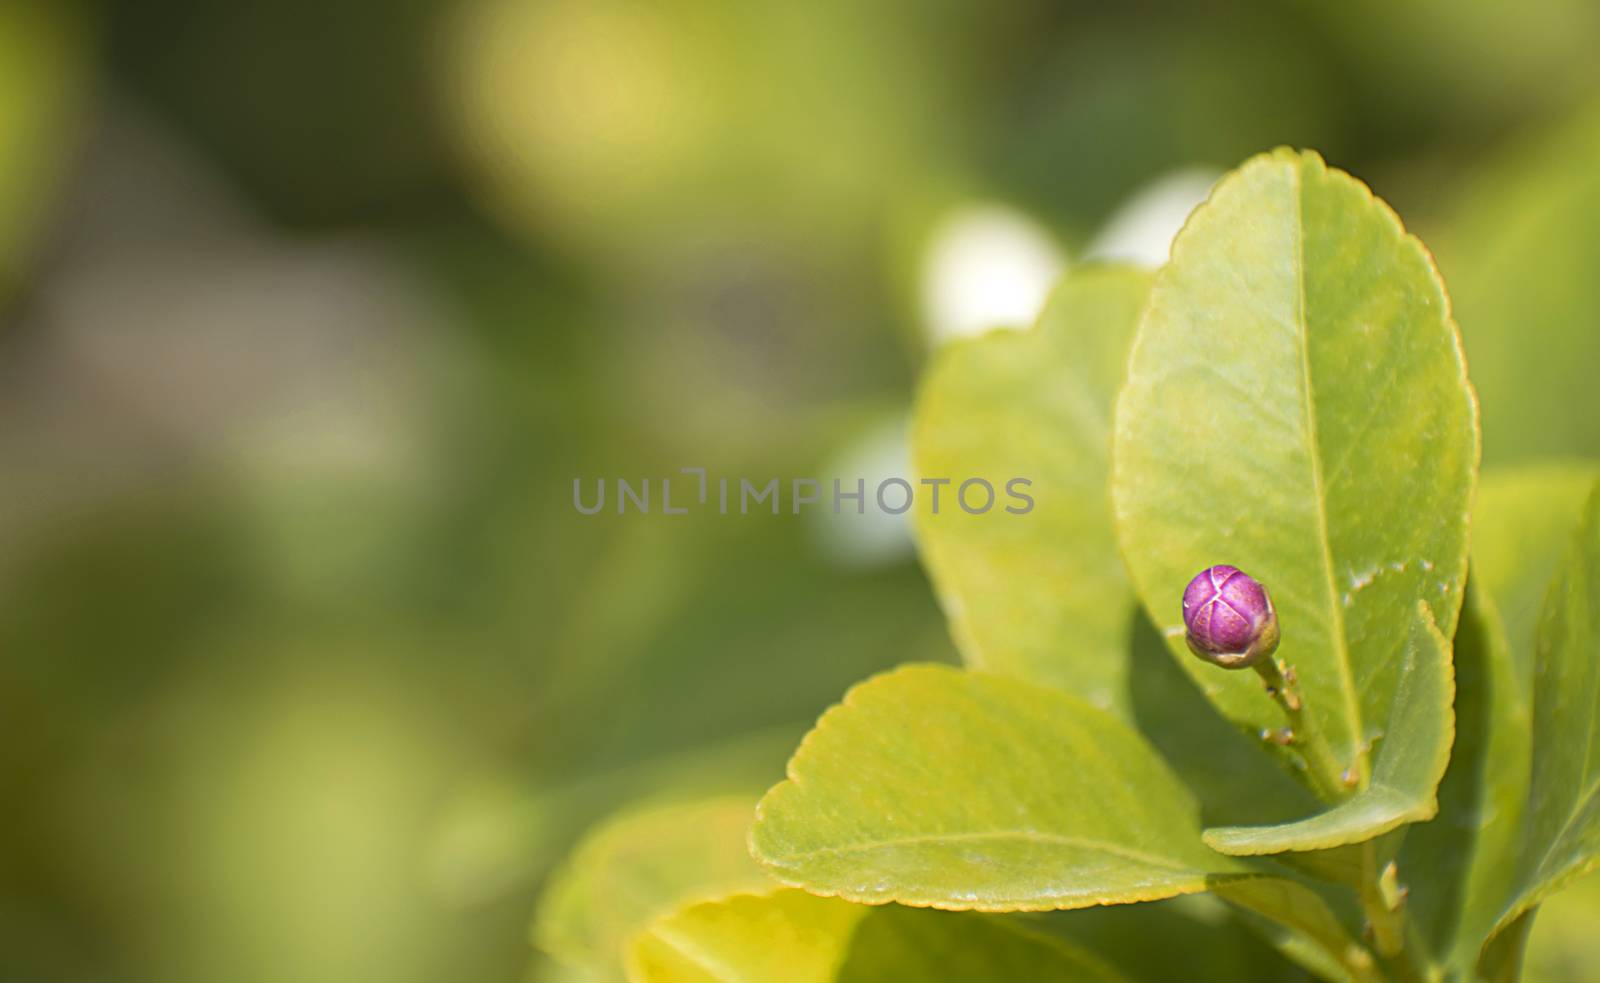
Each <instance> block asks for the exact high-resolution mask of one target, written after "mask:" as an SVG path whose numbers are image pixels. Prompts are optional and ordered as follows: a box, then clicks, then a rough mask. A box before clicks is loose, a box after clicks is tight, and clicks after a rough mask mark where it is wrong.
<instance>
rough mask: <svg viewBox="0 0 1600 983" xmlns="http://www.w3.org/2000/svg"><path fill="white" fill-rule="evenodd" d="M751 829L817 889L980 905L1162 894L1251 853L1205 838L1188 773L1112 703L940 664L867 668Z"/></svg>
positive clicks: (784, 869)
mask: <svg viewBox="0 0 1600 983" xmlns="http://www.w3.org/2000/svg"><path fill="white" fill-rule="evenodd" d="M751 846H752V850H753V852H754V853H755V855H756V857H757V859H759V860H760V861H761V862H762V863H763V864H765V865H766V867H767V869H768V870H769V871H770V872H771V873H772V874H773V875H774V876H776V877H777V878H778V880H780V881H782V882H784V883H786V884H790V885H793V886H796V887H803V888H805V889H806V890H808V891H811V892H813V893H817V894H825V895H838V896H840V897H843V898H847V899H849V900H851V901H862V902H867V903H876V902H883V901H898V902H901V903H903V904H911V905H919V906H932V907H937V908H950V909H978V910H984V911H1015V910H1044V909H1051V908H1077V907H1084V906H1088V905H1097V904H1115V903H1119V902H1125V901H1145V900H1152V899H1155V898H1165V897H1171V896H1173V895H1178V894H1186V893H1191V892H1195V891H1202V890H1205V888H1206V885H1207V879H1208V878H1209V877H1212V876H1214V875H1228V874H1238V873H1241V872H1244V871H1246V870H1247V868H1244V867H1242V866H1241V865H1240V864H1239V862H1238V861H1233V860H1230V859H1228V858H1225V857H1222V856H1220V855H1218V854H1215V853H1212V852H1211V851H1209V850H1207V849H1206V848H1205V847H1204V846H1203V845H1202V844H1201V843H1200V825H1199V816H1198V808H1197V806H1196V805H1195V802H1194V799H1193V798H1192V797H1191V796H1190V794H1189V792H1188V790H1187V789H1185V788H1184V787H1183V785H1182V784H1181V783H1180V782H1179V781H1178V779H1177V778H1176V777H1175V776H1174V775H1173V774H1172V772H1171V771H1170V770H1168V768H1167V766H1166V764H1165V763H1164V762H1163V761H1162V760H1161V758H1160V757H1159V756H1158V755H1157V754H1156V753H1155V751H1153V750H1152V749H1151V748H1150V746H1149V745H1148V744H1146V743H1145V742H1144V740H1143V739H1141V738H1140V737H1139V736H1138V735H1137V734H1136V733H1134V732H1133V731H1132V730H1130V729H1129V728H1128V727H1127V726H1126V725H1125V724H1123V723H1122V722H1121V721H1119V720H1117V719H1116V718H1115V717H1113V716H1111V715H1110V714H1108V713H1106V712H1104V711H1101V710H1097V709H1095V708H1094V707H1092V706H1090V705H1089V704H1087V703H1085V702H1083V701H1082V700H1079V699H1076V698H1074V697H1072V696H1069V695H1067V694H1065V693H1062V692H1060V691H1058V690H1054V689H1048V688H1045V687H1041V686H1035V685H1032V684H1029V683H1024V682H1020V681H1017V680H1012V679H1008V678H1005V677H1001V676H994V675H988V674H984V673H969V672H961V671H959V670H955V669H950V668H946V667H940V666H908V667H905V668H902V669H898V670H896V671H894V672H890V673H886V674H884V675H881V676H877V677H874V678H872V679H869V680H868V681H866V682H865V683H862V684H860V685H859V686H857V687H856V688H854V689H853V690H851V691H850V692H849V693H848V694H846V696H845V699H844V702H843V704H841V705H840V706H836V707H834V708H832V709H831V710H829V711H828V712H827V713H825V714H823V716H822V719H821V720H819V721H818V722H817V726H816V728H815V729H814V730H813V731H812V732H811V733H810V734H809V735H807V736H806V739H805V740H804V741H803V742H802V743H801V745H800V748H799V750H798V751H796V752H795V756H794V758H793V760H791V761H790V762H789V778H788V780H787V781H785V782H782V783H780V784H779V785H777V786H776V787H774V788H773V789H772V790H771V791H770V792H768V793H767V795H766V797H765V798H764V799H762V801H761V804H760V806H759V807H758V808H757V819H756V823H755V826H754V828H753V829H752V831H751Z"/></svg>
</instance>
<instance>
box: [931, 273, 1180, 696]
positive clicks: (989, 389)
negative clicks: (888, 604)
mask: <svg viewBox="0 0 1600 983" xmlns="http://www.w3.org/2000/svg"><path fill="white" fill-rule="evenodd" d="M1149 287H1150V276H1149V274H1147V273H1144V272H1142V271H1139V270H1134V269H1130V268H1122V267H1087V268H1084V269H1081V270H1078V271H1075V272H1074V273H1072V274H1070V275H1069V276H1068V277H1067V278H1066V280H1065V281H1063V282H1062V284H1061V286H1060V287H1058V288H1057V289H1056V292H1055V293H1054V295H1053V296H1052V297H1051V299H1050V302H1049V304H1048V305H1047V306H1046V308H1045V311H1044V314H1043V315H1042V316H1041V317H1040V319H1039V323H1038V325H1037V326H1035V327H1034V328H1033V329H1032V330H1030V331H1025V332H1015V331H996V332H992V333H990V334H988V335H985V336H983V337H981V338H975V339H972V340H969V341H963V342H958V343H956V344H953V345H950V346H948V347H947V348H946V349H944V351H943V352H942V353H941V354H940V356H939V358H938V359H937V361H936V362H935V363H934V365H933V366H932V368H930V369H929V371H928V375H927V377H926V380H925V381H924V382H923V385H922V392H921V395H920V398H919V399H918V402H917V409H916V414H915V419H914V428H913V433H912V442H913V454H914V458H915V465H916V470H917V473H918V475H919V476H920V477H922V478H925V479H940V478H948V479H950V480H951V481H952V482H954V483H955V485H954V486H952V487H948V488H945V489H944V493H943V495H942V496H941V500H940V503H939V504H940V508H939V511H938V513H937V514H935V513H934V511H933V509H932V499H931V497H928V496H924V497H923V499H922V501H921V502H920V504H919V507H918V509H917V533H918V538H919V540H920V541H921V544H922V552H923V557H924V560H925V562H926V564H927V567H928V571H929V575H930V576H931V577H932V578H933V582H934V586H935V588H936V589H937V591H938V593H939V596H940V599H941V602H942V604H943V606H944V609H945V613H946V614H947V615H948V617H949V619H950V624H951V629H952V632H953V634H954V635H955V637H956V640H957V643H958V644H959V646H960V648H961V652H962V655H963V657H964V658H965V659H966V662H967V664H968V665H970V666H972V667H974V668H976V669H984V670H988V671H991V672H999V673H1005V674H1007V675H1013V676H1018V677H1021V678H1024V679H1032V680H1035V681H1037V682H1042V683H1049V684H1051V685H1054V686H1059V687H1061V688H1062V689H1065V690H1067V691H1068V692H1072V693H1077V694H1078V695H1080V696H1082V697H1084V698H1085V699H1087V700H1089V701H1090V702H1091V703H1094V704H1096V705H1097V706H1101V707H1111V706H1113V705H1116V706H1118V707H1119V708H1125V706H1124V705H1125V702H1126V701H1125V699H1124V698H1123V691H1124V688H1125V677H1126V674H1127V671H1128V658H1127V651H1128V642H1129V634H1130V627H1131V625H1132V624H1133V621H1132V619H1131V618H1130V617H1129V616H1128V609H1129V607H1130V605H1131V602H1132V598H1133V593H1132V589H1131V588H1130V587H1129V586H1128V580H1127V576H1126V575H1125V574H1124V573H1123V569H1122V560H1121V557H1120V556H1118V554H1117V544H1116V540H1115V537H1114V535H1113V533H1112V528H1111V518H1110V503H1109V502H1108V500H1107V492H1106V481H1107V475H1108V470H1109V467H1110V461H1109V457H1110V447H1109V445H1110V439H1111V425H1110V420H1111V407H1112V402H1113V400H1114V399H1115V396H1116V391H1117V387H1118V386H1119V385H1121V382H1122V375H1123V370H1124V368H1125V366H1126V364H1127V356H1128V345H1129V343H1130V342H1131V341H1132V339H1133V328H1134V324H1135V322H1136V321H1137V319H1138V316H1139V308H1140V306H1141V305H1142V304H1143V303H1144V299H1145V296H1146V294H1147V293H1148V291H1149ZM972 478H982V479H984V480H987V481H988V482H989V483H990V484H991V485H992V486H993V487H994V488H995V489H996V490H997V492H998V493H999V494H1000V496H1001V498H1000V504H999V505H998V506H997V507H996V508H995V509H993V510H991V511H989V512H986V513H984V514H982V515H970V514H968V513H967V512H965V511H963V510H962V508H961V507H960V503H959V502H958V501H957V500H956V498H955V495H956V493H957V492H958V491H959V487H958V486H959V484H960V483H961V482H963V481H966V480H969V479H972ZM1017 478H1021V479H1025V480H1026V481H1027V482H1028V484H1027V485H1026V486H1019V488H1020V490H1022V491H1023V492H1024V493H1025V494H1027V495H1029V496H1030V497H1031V498H1032V506H1031V509H1030V510H1029V511H1027V512H1026V513H1024V514H1011V513H1007V512H1005V511H1003V509H1004V508H1005V507H1007V506H1010V507H1014V508H1019V509H1020V508H1024V507H1026V505H1025V503H1022V502H1020V501H1018V500H1016V499H1013V498H1012V497H1010V496H1008V495H1007V494H1006V491H1005V490H1006V485H1007V483H1008V482H1010V481H1012V480H1013V479H1017ZM979 494H980V492H979V490H977V489H974V490H973V491H972V495H973V496H974V497H975V498H976V496H978V495H979Z"/></svg>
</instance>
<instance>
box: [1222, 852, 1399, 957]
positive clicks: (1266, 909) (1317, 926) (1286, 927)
mask: <svg viewBox="0 0 1600 983" xmlns="http://www.w3.org/2000/svg"><path fill="white" fill-rule="evenodd" d="M1215 890H1216V892H1217V895H1218V896H1219V897H1222V898H1224V899H1225V900H1227V901H1229V902H1231V903H1232V904H1234V905H1237V906H1238V907H1240V908H1242V909H1244V910H1245V911H1246V912H1248V913H1249V914H1250V916H1251V917H1253V918H1254V919H1255V920H1256V922H1257V924H1258V925H1259V930H1260V931H1261V932H1262V933H1263V934H1265V935H1266V936H1267V937H1268V938H1270V939H1272V940H1273V943H1274V945H1275V946H1276V947H1277V948H1278V949H1279V950H1280V951H1282V952H1283V953H1284V954H1285V955H1287V956H1288V957H1289V958H1291V959H1293V960H1294V961H1295V962H1297V963H1299V964H1300V965H1302V966H1304V967H1305V968H1307V969H1309V970H1311V971H1312V972H1314V973H1316V974H1317V975H1318V976H1320V977H1322V978H1323V979H1350V980H1357V981H1364V980H1376V979H1381V977H1380V976H1379V975H1378V973H1377V966H1376V963H1375V961H1374V960H1373V957H1372V953H1371V952H1370V951H1368V950H1367V948H1366V947H1365V946H1363V945H1362V944H1361V943H1359V942H1357V941H1356V940H1355V939H1354V938H1353V937H1352V936H1351V935H1350V933H1349V931H1347V930H1346V929H1345V927H1344V923H1342V922H1341V921H1340V920H1339V917H1338V916H1337V915H1335V914H1334V913H1333V910H1332V909H1331V908H1329V907H1328V903H1327V902H1326V901H1325V900H1323V898H1322V896H1321V895H1319V894H1318V893H1317V892H1316V891H1314V890H1312V889H1311V888H1309V887H1306V886H1305V885H1304V884H1300V883H1298V882H1296V881H1292V880H1289V879H1288V878H1281V877H1257V878H1251V879H1249V880H1239V881H1231V882H1228V883H1225V884H1218V885H1217V886H1216V888H1215Z"/></svg>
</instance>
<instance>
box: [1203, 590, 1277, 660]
mask: <svg viewBox="0 0 1600 983" xmlns="http://www.w3.org/2000/svg"><path fill="white" fill-rule="evenodd" d="M1183 624H1184V627H1185V628H1187V629H1188V632H1187V634H1186V635H1185V638H1186V640H1187V641H1188V642H1189V650H1190V651H1191V652H1193V653H1194V654H1195V655H1198V656H1199V657H1200V658H1202V659H1204V660H1206V661H1207V662H1209V663H1211V664H1212V665H1217V666H1221V667H1222V668H1224V669H1243V668H1246V667H1248V666H1253V665H1255V664H1256V663H1258V662H1260V661H1261V660H1262V659H1264V658H1266V657H1267V656H1269V655H1271V654H1272V652H1273V650H1274V649H1276V648H1277V647H1278V616H1277V615H1276V614H1275V613H1274V612H1273V610H1272V598H1270V597H1268V596H1267V589H1266V588H1265V587H1262V586H1261V585H1260V584H1258V583H1257V582H1256V581H1255V579H1254V578H1252V577H1251V576H1250V575H1249V574H1247V573H1245V572H1244V571H1242V570H1240V569H1238V568H1237V567H1230V566H1226V565H1219V566H1215V567H1210V568H1208V569H1205V570H1202V571H1200V572H1199V573H1198V574H1196V575H1195V578H1194V579H1193V580H1191V581H1189V586H1188V587H1186V588H1185V589H1184V591H1183Z"/></svg>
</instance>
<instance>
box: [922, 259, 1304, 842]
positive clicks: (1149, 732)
mask: <svg viewBox="0 0 1600 983" xmlns="http://www.w3.org/2000/svg"><path fill="white" fill-rule="evenodd" d="M1149 286H1150V275H1149V274H1148V273H1146V272H1143V271H1139V270H1134V269H1131V268H1126V267H1117V266H1089V267H1083V268H1080V269H1077V270H1075V271H1074V272H1073V273H1071V274H1070V275H1068V276H1067V278H1066V279H1065V280H1063V281H1062V283H1061V285H1060V286H1059V287H1058V288H1057V289H1056V291H1055V293H1054V294H1053V295H1052V297H1051V299H1050V301H1049V303H1048V304H1047V305H1046V306H1045V310H1044V313H1043V314H1042V315H1041V316H1040V319H1039V323H1038V325H1037V326H1036V327H1034V328H1033V329H1032V330H1031V331H1026V332H1015V331H997V332H993V333H990V334H988V335H985V336H984V337H981V338H975V339H969V340H965V341H960V342H957V343H954V344H952V345H949V346H947V347H946V348H945V349H944V350H943V351H942V353H941V354H940V356H939V357H938V359H937V360H936V361H935V362H934V364H933V366H932V368H931V369H930V370H929V372H928V375H927V377H926V379H925V380H924V382H923V385H922V390H921V394H920V396H919V399H918V403H917V409H916V413H915V422H914V427H913V445H914V447H913V450H914V454H915V458H916V463H917V470H918V471H919V472H920V473H921V474H922V475H923V476H924V477H929V478H951V479H952V480H954V481H957V482H959V481H961V480H964V479H965V477H967V476H976V477H983V478H986V479H987V480H988V481H990V483H991V484H992V485H994V486H995V487H996V488H1004V485H1005V482H1006V481H1008V480H1010V479H1011V478H1013V477H1026V478H1028V479H1029V480H1030V481H1031V482H1032V484H1031V486H1030V487H1029V488H1028V489H1027V490H1028V493H1029V494H1031V495H1032V496H1033V498H1034V501H1035V505H1034V509H1033V511H1031V512H1030V513H1028V514H1026V515H1012V514H1006V513H1002V512H991V513H989V514H986V515H980V516H973V515H969V514H967V513H965V512H963V511H962V510H961V508H960V507H959V506H958V505H957V504H956V503H955V502H954V501H953V500H952V498H951V492H950V490H949V489H945V490H944V493H943V495H942V496H941V509H940V511H939V513H938V514H937V515H935V514H934V513H933V512H932V509H931V499H930V498H929V497H928V496H923V497H922V499H921V500H920V502H921V504H920V507H919V509H918V512H917V530H918V536H919V539H920V540H921V545H922V552H923V557H924V560H925V562H926V564H927V566H928V569H929V573H930V575H931V577H932V578H933V581H934V584H935V586H936V588H937V590H938V593H939V595H940V597H941V598H942V601H943V606H944V609H945V611H946V612H947V614H948V616H949V619H950V623H951V628H952V632H953V634H954V635H955V637H956V639H957V641H958V643H959V645H960V648H961V650H962V653H963V655H964V657H965V660H966V662H967V664H968V665H969V666H972V667H973V668H976V669H983V670H987V671H993V672H998V673H1003V674H1005V675H1013V676H1018V677H1020V678H1024V679H1031V680H1033V681H1034V682H1040V683H1046V684H1050V685H1054V686H1058V687H1060V688H1061V689H1064V690H1067V691H1068V692H1071V693H1075V694H1077V695H1079V696H1082V697H1083V698H1085V699H1087V700H1088V701H1089V702H1091V703H1093V704H1095V705H1096V706H1100V707H1109V708H1111V709H1112V710H1113V711H1115V712H1118V713H1120V714H1122V715H1124V716H1126V717H1128V718H1129V719H1132V720H1134V721H1135V722H1136V723H1137V726H1138V728H1139V730H1140V731H1141V732H1142V733H1143V734H1144V735H1145V736H1146V737H1147V738H1149V740H1150V741H1151V743H1153V744H1155V745H1156V747H1157V749H1158V750H1159V751H1161V753H1162V755H1163V756H1164V757H1166V758H1167V760H1168V761H1169V763H1171V764H1172V765H1173V767H1174V769H1175V770H1176V771H1177V772H1178V774H1179V775H1180V776H1181V777H1182V778H1183V780H1184V782H1185V783H1186V784H1188V785H1189V786H1190V788H1192V789H1193V790H1194V792H1195V794H1196V796H1197V797H1198V798H1199V799H1200V801H1201V806H1202V809H1203V812H1204V815H1205V817H1206V818H1207V819H1208V820H1209V821H1213V822H1241V821H1245V820H1247V819H1248V820H1256V821H1263V820H1272V819H1279V818H1288V817H1290V816H1293V815H1297V814H1303V812H1304V809H1305V808H1309V806H1310V803H1309V802H1307V801H1306V799H1305V797H1304V796H1303V794H1301V793H1300V790H1299V788H1298V787H1297V786H1296V785H1295V784H1294V782H1293V781H1292V780H1290V779H1289V778H1288V777H1287V776H1286V775H1284V773H1283V772H1282V771H1281V770H1280V769H1278V768H1276V767H1275V766H1274V765H1273V764H1272V762H1271V761H1270V760H1268V759H1267V758H1266V756H1264V755H1262V754H1260V753H1259V751H1258V750H1257V749H1256V747H1254V743H1255V742H1254V740H1253V739H1251V738H1245V737H1243V736H1241V735H1240V734H1239V733H1238V732H1237V730H1236V729H1235V728H1234V727H1232V726H1231V725H1230V724H1228V723H1227V722H1226V721H1225V720H1223V719H1222V718H1220V717H1219V716H1218V715H1217V713H1216V711H1215V710H1214V709H1212V707H1211V706H1210V705H1209V704H1208V703H1207V702H1206V700H1205V697H1204V696H1202V695H1201V694H1200V693H1199V692H1198V691H1197V690H1196V689H1195V687H1194V684H1193V682H1191V681H1190V679H1189V678H1188V677H1187V676H1184V675H1183V673H1182V670H1180V669H1179V668H1178V667H1176V666H1174V665H1172V664H1171V659H1169V658H1168V657H1167V654H1166V651H1165V647H1164V646H1163V645H1162V644H1161V641H1160V637H1159V636H1158V635H1157V634H1156V633H1155V632H1154V631H1153V630H1152V629H1151V628H1150V625H1149V621H1148V619H1147V618H1145V617H1144V615H1143V613H1142V612H1141V611H1139V610H1138V609H1137V606H1136V602H1135V600H1134V597H1133V589H1132V587H1131V586H1130V585H1129V583H1128V580H1127V576H1126V574H1124V572H1123V567H1122V560H1121V557H1120V556H1119V554H1118V552H1117V546H1116V540H1115V535H1114V533H1113V530H1112V523H1111V503H1110V501H1109V496H1108V493H1107V488H1106V484H1107V481H1108V478H1109V474H1108V471H1109V444H1110V440H1111V429H1110V419H1111V406H1112V402H1113V399H1114V396H1115V393H1116V390H1117V388H1118V387H1119V386H1120V385H1121V382H1122V377H1123V372H1124V370H1125V369H1126V366H1127V349H1128V345H1129V343H1130V342H1131V341H1132V339H1133V328H1134V324H1135V322H1136V321H1137V318H1138V312H1139V308H1140V306H1141V304H1142V303H1143V301H1144V299H1145V297H1146V295H1147V294H1148V292H1149ZM1297 810H1299V811H1298V812H1297Z"/></svg>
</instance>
